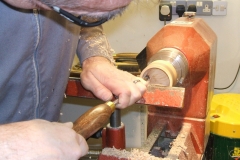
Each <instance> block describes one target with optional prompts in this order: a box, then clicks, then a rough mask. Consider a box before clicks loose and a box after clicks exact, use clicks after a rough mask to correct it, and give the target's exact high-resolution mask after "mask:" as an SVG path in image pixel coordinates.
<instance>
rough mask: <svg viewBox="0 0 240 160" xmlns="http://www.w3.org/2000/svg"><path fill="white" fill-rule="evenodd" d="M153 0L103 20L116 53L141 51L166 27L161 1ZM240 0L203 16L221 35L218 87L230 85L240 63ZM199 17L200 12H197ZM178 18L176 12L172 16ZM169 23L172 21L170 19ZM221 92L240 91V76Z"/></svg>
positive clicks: (230, 2) (229, 1)
mask: <svg viewBox="0 0 240 160" xmlns="http://www.w3.org/2000/svg"><path fill="white" fill-rule="evenodd" d="M152 1H153V0H140V2H139V3H136V2H135V1H134V2H133V3H132V4H131V5H130V7H129V8H128V9H127V10H126V12H125V13H124V14H123V15H122V16H121V17H117V18H115V19H114V20H112V21H109V22H107V23H106V24H104V29H105V32H106V35H107V37H108V39H109V42H110V44H111V46H112V48H113V49H114V50H115V52H116V53H122V52H134V53H139V52H140V51H141V50H142V49H143V48H144V47H145V46H146V43H147V41H148V40H149V39H150V38H151V37H152V36H153V35H154V34H155V33H156V32H157V31H158V30H160V29H161V28H162V27H163V22H160V21H159V19H158V4H157V3H154V2H152ZM239 6H240V1H239V0H228V8H227V10H228V13H227V15H226V16H201V17H200V18H203V19H204V20H205V21H206V22H207V23H208V24H209V26H210V27H211V28H212V29H213V30H214V31H215V33H216V34H217V36H218V52H217V64H216V78H215V87H218V88H222V87H226V86H228V85H229V84H230V83H231V82H232V80H233V79H234V77H235V75H236V72H237V68H238V65H239V63H240V18H239V15H240V8H239ZM198 17H199V16H198ZM176 18H178V17H177V16H173V20H174V19H176ZM168 23H169V22H168ZM220 92H234V93H240V76H238V78H237V81H236V82H235V83H234V85H233V86H232V87H230V88H229V89H227V90H222V91H218V90H215V93H220Z"/></svg>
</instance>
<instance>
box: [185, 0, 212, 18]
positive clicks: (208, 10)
mask: <svg viewBox="0 0 240 160" xmlns="http://www.w3.org/2000/svg"><path fill="white" fill-rule="evenodd" d="M190 5H195V6H196V8H197V12H196V15H202V16H211V15H212V8H213V2H212V1H209V0H201V1H199V0H195V1H187V8H188V7H189V6H190Z"/></svg>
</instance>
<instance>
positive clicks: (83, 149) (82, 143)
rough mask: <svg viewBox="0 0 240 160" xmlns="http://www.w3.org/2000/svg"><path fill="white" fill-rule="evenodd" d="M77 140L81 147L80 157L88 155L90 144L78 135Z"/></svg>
mask: <svg viewBox="0 0 240 160" xmlns="http://www.w3.org/2000/svg"><path fill="white" fill-rule="evenodd" d="M77 136H78V137H77V139H78V144H79V146H80V151H81V152H80V155H79V156H80V157H83V156H84V155H86V154H87V153H88V150H89V147H88V144H87V142H86V140H85V139H84V138H83V137H82V136H81V135H79V134H77Z"/></svg>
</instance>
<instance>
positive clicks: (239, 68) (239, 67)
mask: <svg viewBox="0 0 240 160" xmlns="http://www.w3.org/2000/svg"><path fill="white" fill-rule="evenodd" d="M239 70H240V63H239V66H238V69H237V73H236V75H235V78H234V79H233V81H232V83H231V84H230V85H228V86H227V87H224V88H214V89H217V90H224V89H228V88H230V87H231V86H232V85H233V83H234V82H235V81H236V79H237V77H238V74H239Z"/></svg>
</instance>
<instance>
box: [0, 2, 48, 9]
mask: <svg viewBox="0 0 240 160" xmlns="http://www.w3.org/2000/svg"><path fill="white" fill-rule="evenodd" d="M3 1H5V2H6V3H8V4H10V5H12V6H14V7H17V8H22V9H46V10H51V9H50V8H49V7H48V6H46V5H45V4H43V3H42V2H40V1H39V0H3Z"/></svg>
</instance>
